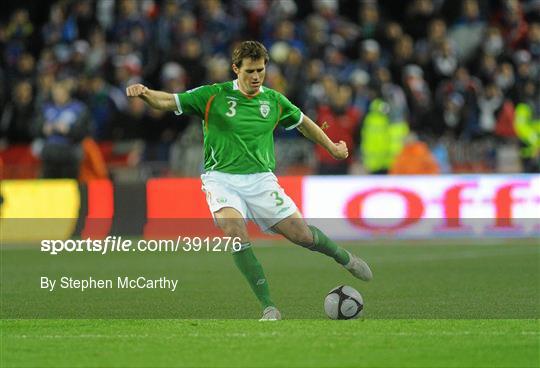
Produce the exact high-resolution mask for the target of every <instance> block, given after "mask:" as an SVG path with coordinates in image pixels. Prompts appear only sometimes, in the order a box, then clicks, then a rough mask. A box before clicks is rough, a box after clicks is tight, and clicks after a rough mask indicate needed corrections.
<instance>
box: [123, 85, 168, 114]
mask: <svg viewBox="0 0 540 368" xmlns="http://www.w3.org/2000/svg"><path fill="white" fill-rule="evenodd" d="M126 95H127V96H128V97H139V98H142V99H143V100H144V102H146V103H147V104H148V105H150V106H152V107H153V108H154V109H157V110H165V111H175V110H176V109H177V107H176V101H175V100H174V95H173V94H172V93H167V92H162V91H154V90H151V89H150V88H148V87H146V86H144V85H142V84H140V83H137V84H132V85H131V86H128V87H127V88H126Z"/></svg>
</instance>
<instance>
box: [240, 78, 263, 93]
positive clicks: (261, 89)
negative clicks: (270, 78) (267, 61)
mask: <svg viewBox="0 0 540 368" xmlns="http://www.w3.org/2000/svg"><path fill="white" fill-rule="evenodd" d="M233 91H240V88H238V79H235V80H233ZM240 92H242V91H240ZM261 92H264V91H263V87H262V86H260V87H259V93H261ZM242 94H243V93H242ZM249 97H255V96H249Z"/></svg>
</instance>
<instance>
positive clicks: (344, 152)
mask: <svg viewBox="0 0 540 368" xmlns="http://www.w3.org/2000/svg"><path fill="white" fill-rule="evenodd" d="M298 130H299V131H300V133H302V134H303V135H304V136H305V137H306V138H307V139H309V140H311V141H313V142H315V143H317V144H320V145H321V146H323V147H324V149H326V150H327V151H328V153H330V154H331V155H332V157H333V158H335V159H336V160H343V159H346V158H347V157H348V156H349V150H348V149H347V144H346V143H345V142H344V141H339V142H338V143H334V142H332V140H331V139H330V138H328V136H327V135H326V133H325V132H324V131H323V130H322V129H321V128H320V127H319V126H318V125H317V124H315V123H314V122H313V120H311V119H310V118H309V117H307V116H306V115H304V117H303V118H302V124H300V125H299V126H298Z"/></svg>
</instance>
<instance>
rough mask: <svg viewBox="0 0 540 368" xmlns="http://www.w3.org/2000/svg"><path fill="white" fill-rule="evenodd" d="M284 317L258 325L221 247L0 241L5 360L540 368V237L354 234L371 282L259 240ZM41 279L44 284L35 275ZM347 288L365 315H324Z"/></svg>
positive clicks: (13, 363) (252, 303)
mask: <svg viewBox="0 0 540 368" xmlns="http://www.w3.org/2000/svg"><path fill="white" fill-rule="evenodd" d="M255 243H256V245H255V247H256V249H255V251H256V254H257V256H258V257H259V259H260V261H261V263H262V264H263V266H264V267H265V272H266V274H267V277H268V280H269V282H270V287H271V290H272V293H273V296H274V299H275V301H276V303H277V304H278V306H279V307H280V309H281V311H282V314H283V317H284V319H285V320H283V321H280V322H270V323H268V322H266V323H261V322H258V321H257V320H256V319H257V318H258V317H259V316H260V310H259V307H258V305H257V302H256V300H255V298H254V296H253V295H252V294H251V292H250V290H249V289H248V286H247V283H245V281H244V280H243V279H242V276H241V275H240V273H239V272H237V271H236V269H235V268H234V264H233V262H232V259H231V258H230V255H228V254H225V253H207V252H198V253H194V252H192V253H184V254H170V253H169V254H167V253H146V254H129V255H124V254H111V255H107V256H100V255H81V254H62V255H59V256H54V257H56V258H53V257H52V256H50V255H43V254H40V253H39V252H38V251H37V248H35V247H34V248H32V247H17V246H10V247H4V248H3V250H2V270H1V276H2V278H1V285H2V290H1V291H2V295H1V303H2V304H1V306H2V309H1V316H2V321H1V340H0V342H1V346H0V355H1V357H0V366H2V367H18V366H21V367H31V366H39V367H74V366H80V367H87V366H92V367H101V366H112V367H147V366H148V367H150V366H152V367H154V366H156V367H164V366H167V367H169V366H180V367H192V366H196V367H202V366H205V367H206V366H217V367H278V366H287V367H306V366H308V367H322V366H325V367H363V366H366V367H367V366H370V367H464V366H467V367H470V366H473V367H538V366H540V328H539V327H540V324H539V320H538V318H539V316H540V281H539V280H540V247H539V245H538V244H537V242H534V241H532V242H531V241H507V242H503V241H493V242H491V243H486V241H483V244H481V245H478V244H475V243H474V242H471V241H468V242H458V241H452V242H451V243H449V242H445V241H437V242H422V243H420V244H417V243H415V242H412V241H406V242H404V241H400V242H399V244H398V245H395V244H394V245H393V244H390V242H387V243H388V244H377V245H369V244H366V243H362V244H360V245H359V244H355V243H345V244H344V245H345V247H346V248H347V249H349V250H352V251H353V252H355V253H358V254H359V255H361V256H363V257H364V258H365V259H366V260H368V261H369V262H370V264H371V265H372V267H373V271H374V276H375V278H374V280H373V281H372V282H370V283H363V282H361V281H357V280H355V279H353V278H352V277H351V276H350V275H349V274H348V273H347V272H346V271H344V270H343V269H342V268H340V267H339V266H338V265H337V264H335V263H334V262H333V261H331V260H329V259H326V258H325V257H324V256H322V255H319V254H316V253H312V252H309V251H306V250H304V249H301V248H299V247H295V246H293V245H290V244H286V243H285V242H270V243H268V242H255ZM43 274H46V275H48V276H51V277H53V276H59V275H65V274H69V275H73V276H76V277H77V276H80V277H83V276H88V275H95V276H103V277H106V276H107V275H118V274H121V275H124V274H129V275H139V274H143V275H149V276H150V275H156V276H157V275H167V276H168V277H175V278H178V279H179V284H180V286H179V290H178V291H177V292H174V293H170V292H167V291H144V292H143V291H125V290H122V291H119V290H91V291H87V292H84V293H81V292H76V291H73V290H61V291H55V292H53V293H50V292H47V291H44V290H40V289H39V287H38V285H37V283H38V281H37V280H38V279H37V278H38V277H39V275H43ZM32 280H34V281H32ZM339 284H349V285H351V286H353V287H355V288H357V289H358V290H359V291H360V292H361V293H362V295H363V297H364V301H365V311H364V317H363V319H359V320H354V321H331V320H328V319H326V317H325V315H324V312H323V308H322V302H323V299H324V296H325V294H326V293H327V292H328V291H329V290H330V289H331V288H333V287H335V286H337V285H339Z"/></svg>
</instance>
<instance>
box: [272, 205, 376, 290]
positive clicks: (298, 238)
mask: <svg viewBox="0 0 540 368" xmlns="http://www.w3.org/2000/svg"><path fill="white" fill-rule="evenodd" d="M272 229H273V230H274V231H276V232H277V233H279V234H281V235H283V236H284V237H286V238H287V239H288V240H290V241H291V242H293V243H295V244H298V245H301V246H303V247H305V248H308V249H310V250H312V251H316V252H319V253H323V254H326V255H327V256H329V257H332V258H334V260H335V261H336V262H337V263H339V264H341V265H342V266H343V267H345V269H347V270H348V271H349V272H350V273H351V274H352V275H353V276H355V277H356V278H359V279H360V280H364V281H369V280H371V279H372V278H373V273H372V272H371V269H370V268H369V266H368V264H367V263H366V262H365V261H364V260H362V259H361V258H359V257H357V256H355V255H354V254H351V253H350V252H348V251H347V250H345V249H343V248H341V247H340V246H338V245H337V244H336V243H334V242H333V241H332V240H331V239H330V238H328V237H327V236H326V234H324V233H323V232H322V231H321V230H319V229H318V228H316V227H315V226H311V225H309V226H308V225H307V224H306V223H305V221H304V219H303V218H302V215H301V214H300V212H298V211H297V212H296V213H294V214H292V215H291V216H289V217H287V218H285V219H283V220H281V221H280V222H278V223H277V224H276V225H274V226H273V227H272Z"/></svg>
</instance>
